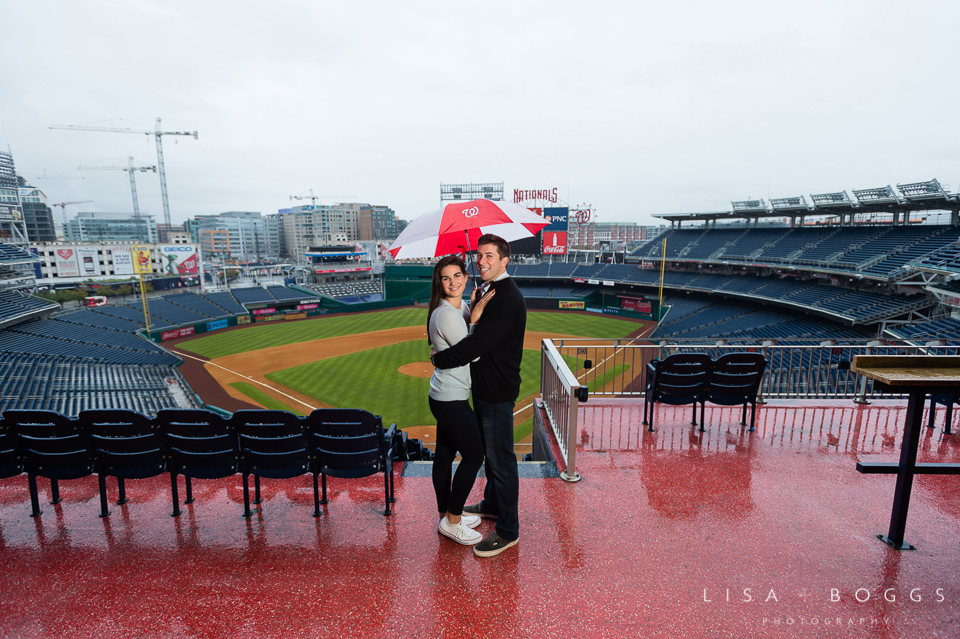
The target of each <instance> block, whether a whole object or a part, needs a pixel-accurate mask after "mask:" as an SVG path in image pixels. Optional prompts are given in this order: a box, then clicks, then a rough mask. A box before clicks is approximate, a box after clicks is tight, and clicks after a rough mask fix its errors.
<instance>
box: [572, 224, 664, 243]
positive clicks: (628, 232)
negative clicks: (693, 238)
mask: <svg viewBox="0 0 960 639" xmlns="http://www.w3.org/2000/svg"><path fill="white" fill-rule="evenodd" d="M567 232H568V234H569V242H570V246H572V247H578V246H579V247H589V248H597V247H599V245H601V244H618V245H625V244H630V243H631V242H639V241H643V240H647V239H649V238H651V237H653V236H654V235H656V234H657V233H658V232H659V231H658V227H656V226H642V225H639V224H637V223H636V222H596V221H594V222H588V223H587V224H577V223H576V222H575V221H574V222H571V223H570V225H569V227H568V230H567Z"/></svg>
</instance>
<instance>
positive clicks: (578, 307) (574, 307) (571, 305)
mask: <svg viewBox="0 0 960 639" xmlns="http://www.w3.org/2000/svg"><path fill="white" fill-rule="evenodd" d="M586 307H587V303H586V302H568V301H566V300H560V308H562V309H566V310H570V311H582V310H584V309H585V308H586Z"/></svg>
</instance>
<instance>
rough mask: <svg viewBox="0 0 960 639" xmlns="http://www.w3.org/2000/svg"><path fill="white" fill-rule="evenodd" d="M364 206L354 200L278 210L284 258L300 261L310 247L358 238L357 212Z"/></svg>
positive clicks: (367, 205) (358, 217)
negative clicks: (352, 201)
mask: <svg viewBox="0 0 960 639" xmlns="http://www.w3.org/2000/svg"><path fill="white" fill-rule="evenodd" d="M365 207H367V208H370V207H371V205H370V204H361V203H355V202H354V203H340V204H333V205H304V206H295V207H293V208H289V209H280V211H279V212H278V213H277V215H278V217H279V218H280V224H281V225H282V229H283V242H284V244H285V251H286V252H285V254H284V255H285V257H287V258H289V259H292V260H296V261H297V262H300V261H302V260H303V256H304V254H305V253H306V252H307V251H308V250H309V248H310V247H311V246H321V245H329V244H336V243H342V242H357V241H359V240H360V211H361V210H362V209H363V208H365ZM376 208H382V209H386V210H389V209H387V208H386V207H376ZM391 213H392V211H391ZM278 228H279V227H278Z"/></svg>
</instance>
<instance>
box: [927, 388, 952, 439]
mask: <svg viewBox="0 0 960 639" xmlns="http://www.w3.org/2000/svg"><path fill="white" fill-rule="evenodd" d="M937 404H940V405H942V406H945V407H946V409H947V414H946V415H945V416H944V418H943V433H944V434H945V435H950V434H951V432H952V431H951V430H950V427H951V423H952V422H953V405H954V404H960V395H954V394H953V393H931V394H930V421H929V422H927V426H928V427H930V428H933V420H934V418H935V417H936V416H937Z"/></svg>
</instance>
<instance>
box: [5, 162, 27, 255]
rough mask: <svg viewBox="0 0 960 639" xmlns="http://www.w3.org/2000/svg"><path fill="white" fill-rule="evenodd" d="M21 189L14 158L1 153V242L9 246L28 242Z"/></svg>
mask: <svg viewBox="0 0 960 639" xmlns="http://www.w3.org/2000/svg"><path fill="white" fill-rule="evenodd" d="M19 188H20V184H19V181H18V180H17V170H16V166H15V165H14V163H13V156H12V155H11V154H9V153H2V152H0V241H2V242H6V243H8V244H24V243H25V242H26V241H27V229H26V225H25V224H24V220H23V208H22V206H21V205H20V190H19Z"/></svg>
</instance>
